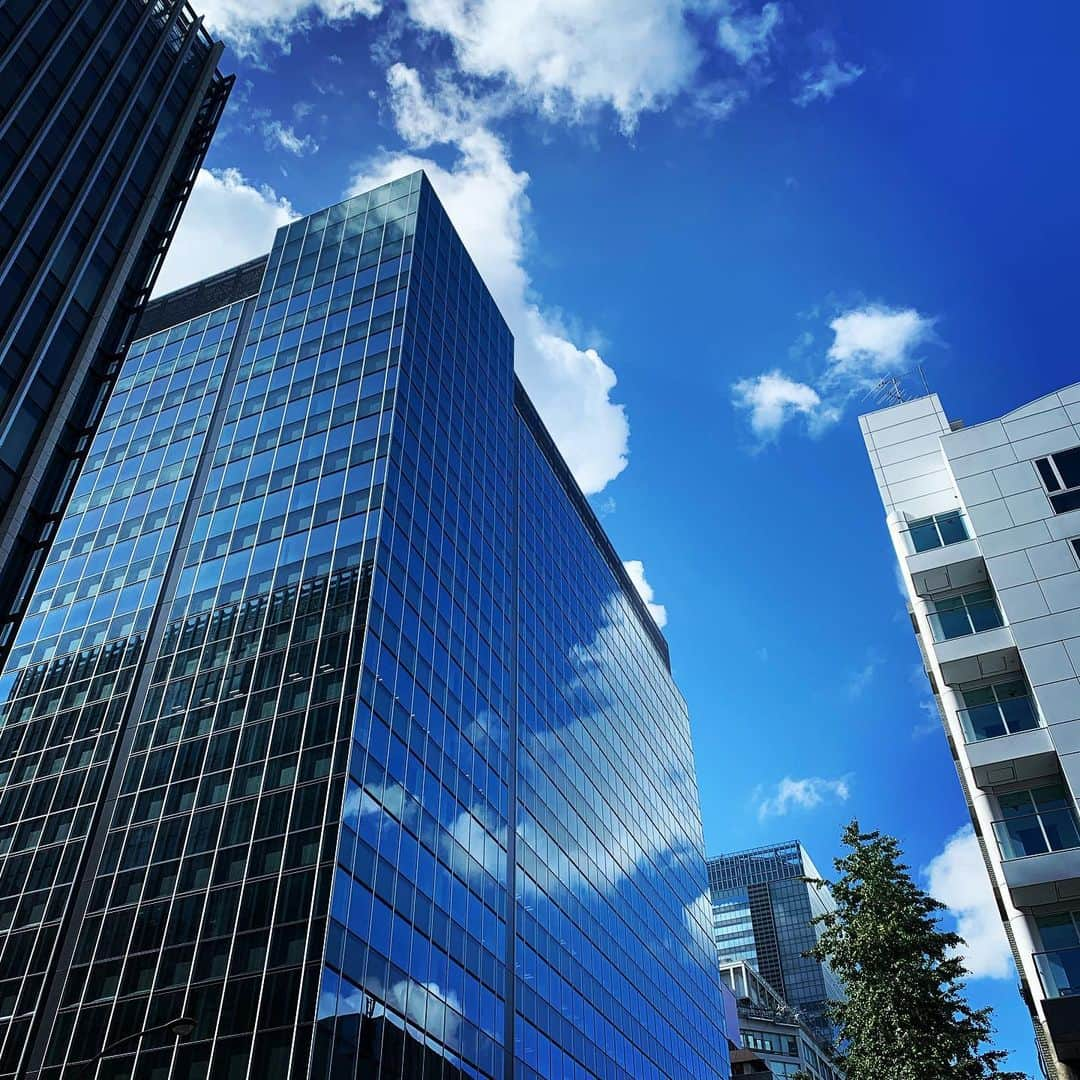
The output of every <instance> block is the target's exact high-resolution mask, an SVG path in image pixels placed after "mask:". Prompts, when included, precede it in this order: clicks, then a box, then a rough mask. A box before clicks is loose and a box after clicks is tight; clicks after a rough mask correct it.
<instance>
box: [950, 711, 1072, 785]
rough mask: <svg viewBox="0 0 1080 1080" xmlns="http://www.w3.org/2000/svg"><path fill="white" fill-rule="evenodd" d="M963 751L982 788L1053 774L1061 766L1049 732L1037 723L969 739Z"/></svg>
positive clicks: (1055, 773) (975, 778)
mask: <svg viewBox="0 0 1080 1080" xmlns="http://www.w3.org/2000/svg"><path fill="white" fill-rule="evenodd" d="M966 754H967V759H968V763H969V764H970V765H971V771H972V774H973V777H974V780H975V783H976V785H977V786H978V787H980V788H982V789H983V790H984V791H992V790H993V789H994V788H996V787H998V786H1000V785H1001V784H1010V783H1014V782H1015V781H1017V780H1042V779H1045V778H1047V777H1051V776H1056V775H1057V774H1058V772H1059V770H1060V768H1061V764H1060V761H1059V759H1058V755H1057V753H1056V751H1055V750H1054V745H1053V743H1052V742H1051V741H1050V732H1049V731H1047V730H1046V728H1044V727H1041V726H1038V725H1037V726H1036V727H1034V728H1032V729H1031V730H1029V731H1016V732H1014V733H1011V734H1006V735H999V736H997V737H996V738H990V739H980V740H978V741H977V742H969V743H968V744H967V747H966Z"/></svg>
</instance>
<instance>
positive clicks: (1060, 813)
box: [860, 383, 1080, 1080]
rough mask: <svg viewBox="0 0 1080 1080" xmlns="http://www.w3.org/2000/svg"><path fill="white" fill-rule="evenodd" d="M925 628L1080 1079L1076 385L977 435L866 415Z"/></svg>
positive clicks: (932, 399) (1053, 1028)
mask: <svg viewBox="0 0 1080 1080" xmlns="http://www.w3.org/2000/svg"><path fill="white" fill-rule="evenodd" d="M860 424H861V427H862V434H863V438H864V440H865V442H866V448H867V452H868V454H869V456H870V461H871V464H872V465H873V469H874V478H875V480H876V481H877V485H878V489H879V491H880V494H881V500H882V503H883V504H884V508H885V513H886V524H887V527H888V531H889V536H890V539H891V540H892V542H893V546H894V549H895V552H896V557H897V562H898V565H899V568H900V576H901V580H902V581H903V583H904V588H905V590H906V593H907V596H908V601H909V610H910V614H911V624H912V627H913V629H914V631H915V633H916V635H917V640H918V642H919V647H920V650H921V652H922V657H923V662H924V666H925V668H926V673H927V677H928V679H929V681H930V686H931V689H932V690H933V693H934V696H935V700H936V701H937V704H938V706H939V709H940V712H941V716H942V720H943V724H944V728H945V734H946V737H947V739H948V741H949V747H950V750H951V751H952V755H953V760H954V762H955V763H956V770H957V774H958V776H959V778H960V783H961V786H962V788H963V792H964V796H965V798H966V801H967V804H968V808H969V811H970V813H971V820H972V824H973V826H974V828H975V831H976V834H977V836H978V838H979V844H980V847H981V849H982V853H983V856H984V859H985V861H986V866H987V872H988V874H989V877H990V881H991V884H992V886H993V889H994V894H995V898H996V900H997V905H998V910H999V912H1000V914H1001V918H1002V922H1003V924H1004V927H1005V932H1006V935H1007V937H1008V940H1009V944H1010V947H1011V949H1012V952H1013V956H1014V958H1015V960H1016V965H1017V970H1018V972H1019V974H1020V991H1021V994H1022V995H1023V998H1024V1001H1025V1003H1026V1005H1027V1006H1028V1009H1029V1011H1030V1012H1031V1017H1032V1021H1033V1024H1034V1028H1035V1035H1036V1042H1037V1044H1038V1048H1039V1055H1040V1058H1041V1061H1042V1065H1043V1069H1044V1071H1045V1072H1046V1074H1047V1075H1048V1076H1050V1077H1053V1078H1055V1080H1057V1078H1061V1080H1069V1078H1073V1077H1077V1076H1080V817H1078V814H1077V793H1078V792H1080V753H1078V751H1080V383H1076V384H1073V385H1072V386H1067V387H1064V388H1063V389H1061V390H1058V391H1055V392H1053V393H1050V394H1047V395H1045V396H1044V397H1041V398H1038V399H1036V400H1035V401H1031V402H1028V403H1027V404H1024V405H1021V406H1019V407H1018V408H1016V409H1014V410H1013V411H1012V412H1009V413H1006V414H1005V415H1004V416H1002V417H998V418H995V419H991V420H987V421H985V422H983V423H979V424H973V425H970V426H966V425H965V424H963V423H962V422H961V421H954V420H950V419H949V417H948V416H947V415H946V413H945V410H944V408H943V407H942V404H941V401H940V400H939V399H938V397H937V395H936V394H930V395H928V396H926V397H920V398H917V399H914V400H911V401H902V402H898V403H897V404H895V405H892V406H890V407H888V408H884V409H879V410H877V411H876V412H872V413H869V414H868V415H866V416H863V417H861V419H860Z"/></svg>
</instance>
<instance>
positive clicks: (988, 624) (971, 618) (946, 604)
mask: <svg viewBox="0 0 1080 1080" xmlns="http://www.w3.org/2000/svg"><path fill="white" fill-rule="evenodd" d="M927 618H929V620H930V629H931V631H932V633H933V635H934V640H935V641H950V640H952V638H958V637H966V636H967V635H968V634H979V633H981V632H982V631H984V630H993V629H995V628H996V627H999V626H1002V625H1003V620H1002V618H1001V612H1000V611H999V610H998V606H997V601H996V600H995V599H994V594H993V593H992V592H991V591H990V590H989V589H977V590H975V591H973V592H967V593H961V594H960V595H959V596H946V597H942V598H941V599H940V600H934V601H932V602H931V604H930V610H929V611H928V612H927Z"/></svg>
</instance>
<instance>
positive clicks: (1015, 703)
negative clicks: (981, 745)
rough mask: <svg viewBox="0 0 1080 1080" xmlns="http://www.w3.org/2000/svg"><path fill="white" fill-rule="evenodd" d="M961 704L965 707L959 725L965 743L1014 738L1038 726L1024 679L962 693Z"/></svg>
mask: <svg viewBox="0 0 1080 1080" xmlns="http://www.w3.org/2000/svg"><path fill="white" fill-rule="evenodd" d="M960 700H961V701H963V703H964V707H963V708H962V709H960V723H961V724H962V725H963V727H964V734H965V736H966V738H967V741H968V742H978V741H980V740H982V739H995V738H997V737H998V736H999V735H1014V734H1015V733H1016V732H1018V731H1030V730H1031V729H1032V728H1035V727H1038V726H1039V718H1038V716H1037V715H1036V714H1035V708H1034V705H1033V703H1032V700H1031V695H1030V694H1029V693H1028V688H1027V685H1026V684H1025V682H1024V680H1023V679H1012V680H1009V681H1007V682H997V683H991V684H990V685H989V686H979V687H974V688H972V689H970V690H961V691H960Z"/></svg>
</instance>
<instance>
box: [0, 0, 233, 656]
mask: <svg viewBox="0 0 1080 1080" xmlns="http://www.w3.org/2000/svg"><path fill="white" fill-rule="evenodd" d="M221 48H222V47H221V45H220V44H217V43H215V42H213V41H212V40H211V39H210V37H209V36H208V35H207V33H206V32H205V30H203V28H202V24H201V21H200V20H199V19H198V18H196V16H195V15H194V14H193V13H192V11H191V9H190V8H189V7H187V6H186V5H185V4H184V3H183V0H3V3H0V662H2V661H3V658H4V656H5V655H6V653H7V651H8V649H9V648H10V646H11V642H12V639H13V637H14V634H15V631H16V628H17V625H18V621H19V619H20V618H21V617H22V615H23V614H24V612H25V610H26V602H27V600H28V598H29V595H30V590H31V588H32V587H33V583H34V580H35V578H36V576H37V574H38V573H39V572H40V570H41V566H42V563H43V561H44V558H45V555H46V553H47V551H48V546H49V544H50V542H51V541H52V538H53V537H54V536H55V533H56V526H57V523H58V520H59V516H60V514H61V513H62V511H63V509H64V506H65V505H66V503H67V500H68V498H69V497H70V495H71V490H72V485H73V483H74V480H75V478H76V476H77V475H78V471H79V469H80V467H81V466H82V463H83V462H84V461H85V459H86V455H87V452H88V450H89V447H90V440H91V438H92V436H93V432H94V429H95V427H96V426H97V424H98V422H99V421H100V419H101V415H102V408H103V406H104V402H105V401H106V399H107V398H108V394H109V391H110V389H111V387H112V385H113V384H114V383H115V381H116V378H117V375H118V373H119V370H120V363H121V360H122V358H123V355H124V352H125V350H126V349H127V347H128V345H129V344H130V342H131V340H132V336H133V332H134V328H135V324H136V322H137V320H138V316H139V313H140V312H141V311H142V309H143V306H144V305H145V303H146V300H147V298H148V297H149V294H150V289H151V288H152V286H153V283H154V280H155V278H156V276H157V271H158V267H159V266H160V264H161V260H162V258H163V257H164V254H165V251H166V249H167V248H168V245H169V241H170V239H171V237H172V234H173V231H174V229H175V227H176V224H177V220H178V218H179V215H180V211H181V210H182V208H183V206H184V203H185V201H186V199H187V196H188V193H189V191H190V189H191V185H192V184H193V183H194V179H195V175H196V173H197V172H198V168H199V165H200V164H201V162H202V160H203V156H204V155H205V152H206V149H207V146H208V144H209V140H210V137H211V135H212V134H213V131H214V129H215V127H216V125H217V122H218V118H219V116H220V114H221V110H222V108H223V107H224V104H225V100H226V98H227V96H228V93H229V89H230V87H231V85H232V80H231V79H227V78H224V77H222V75H221V74H220V73H219V72H218V71H217V70H216V65H217V62H218V58H219V56H220V54H221Z"/></svg>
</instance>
